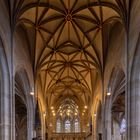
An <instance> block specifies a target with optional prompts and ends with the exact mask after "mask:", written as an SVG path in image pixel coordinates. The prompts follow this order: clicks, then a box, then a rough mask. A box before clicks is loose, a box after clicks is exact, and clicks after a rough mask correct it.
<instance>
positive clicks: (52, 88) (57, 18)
mask: <svg viewBox="0 0 140 140" xmlns="http://www.w3.org/2000/svg"><path fill="white" fill-rule="evenodd" d="M13 9H14V15H13V19H14V22H15V23H16V25H17V26H18V25H22V27H23V28H24V29H25V30H26V33H27V37H28V39H29V42H30V47H29V51H30V54H31V59H32V63H33V65H34V70H35V74H36V77H37V81H38V83H39V84H40V85H41V88H42V91H43V93H44V95H45V97H46V98H47V103H48V104H52V103H53V102H54V101H56V100H57V99H60V98H62V99H63V98H64V97H67V98H73V99H74V100H75V101H80V102H81V103H82V104H83V105H85V104H87V103H88V102H89V100H90V97H91V94H92V92H93V91H92V90H93V86H94V85H92V81H94V80H95V79H96V75H102V73H103V71H104V66H105V60H106V56H107V51H108V40H109V30H110V29H111V26H113V24H114V23H115V22H117V21H119V22H121V23H122V24H125V21H126V12H127V11H126V1H125V0H15V2H14V8H13ZM91 71H94V73H95V74H94V75H95V76H93V77H92V79H91Z"/></svg>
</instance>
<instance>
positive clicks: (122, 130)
mask: <svg viewBox="0 0 140 140" xmlns="http://www.w3.org/2000/svg"><path fill="white" fill-rule="evenodd" d="M125 131H126V120H125V119H124V118H123V119H122V121H121V124H120V133H121V134H123V133H125Z"/></svg>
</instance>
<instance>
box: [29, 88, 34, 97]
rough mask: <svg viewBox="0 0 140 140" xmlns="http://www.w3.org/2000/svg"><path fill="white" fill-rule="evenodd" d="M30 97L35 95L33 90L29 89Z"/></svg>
mask: <svg viewBox="0 0 140 140" xmlns="http://www.w3.org/2000/svg"><path fill="white" fill-rule="evenodd" d="M30 95H32V96H34V95H35V92H34V88H32V89H31V91H30Z"/></svg>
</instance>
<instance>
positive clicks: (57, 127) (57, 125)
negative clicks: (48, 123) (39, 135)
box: [56, 119, 61, 133]
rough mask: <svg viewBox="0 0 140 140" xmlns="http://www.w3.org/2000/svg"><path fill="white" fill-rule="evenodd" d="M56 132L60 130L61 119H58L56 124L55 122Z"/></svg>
mask: <svg viewBox="0 0 140 140" xmlns="http://www.w3.org/2000/svg"><path fill="white" fill-rule="evenodd" d="M56 132H57V133H60V132H61V121H60V120H59V119H58V120H57V124H56Z"/></svg>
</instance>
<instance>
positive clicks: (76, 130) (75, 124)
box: [74, 119, 80, 133]
mask: <svg viewBox="0 0 140 140" xmlns="http://www.w3.org/2000/svg"><path fill="white" fill-rule="evenodd" d="M74 128H75V133H78V132H80V124H79V120H78V119H75V122H74Z"/></svg>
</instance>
